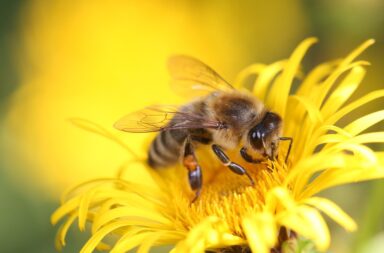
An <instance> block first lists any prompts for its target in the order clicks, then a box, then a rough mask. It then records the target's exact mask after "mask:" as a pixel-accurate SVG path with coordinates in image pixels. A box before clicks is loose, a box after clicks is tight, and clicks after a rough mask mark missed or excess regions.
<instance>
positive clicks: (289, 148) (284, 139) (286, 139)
mask: <svg viewBox="0 0 384 253" xmlns="http://www.w3.org/2000/svg"><path fill="white" fill-rule="evenodd" d="M279 139H280V141H289V147H288V151H287V155H286V156H285V163H287V161H288V157H289V153H291V148H292V143H293V138H292V137H280V138H279Z"/></svg>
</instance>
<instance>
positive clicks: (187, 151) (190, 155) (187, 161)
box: [183, 137, 203, 203]
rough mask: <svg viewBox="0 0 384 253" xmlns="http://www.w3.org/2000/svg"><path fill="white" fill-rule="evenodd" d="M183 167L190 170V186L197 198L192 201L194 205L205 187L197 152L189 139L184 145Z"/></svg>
mask: <svg viewBox="0 0 384 253" xmlns="http://www.w3.org/2000/svg"><path fill="white" fill-rule="evenodd" d="M183 165H184V167H185V168H187V170H188V180H189V185H190V186H191V189H192V190H194V191H195V197H194V198H193V199H192V201H191V203H193V202H195V201H196V200H197V199H198V197H199V196H200V193H201V187H202V185H203V174H202V171H201V167H200V165H199V163H198V162H197V159H196V156H195V150H194V148H193V145H192V143H191V141H190V138H189V137H188V138H187V140H186V142H185V144H184V155H183Z"/></svg>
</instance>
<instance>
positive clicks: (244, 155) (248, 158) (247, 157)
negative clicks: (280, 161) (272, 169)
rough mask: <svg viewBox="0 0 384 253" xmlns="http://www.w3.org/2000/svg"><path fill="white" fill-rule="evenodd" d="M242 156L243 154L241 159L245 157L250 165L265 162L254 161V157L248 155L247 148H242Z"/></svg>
mask: <svg viewBox="0 0 384 253" xmlns="http://www.w3.org/2000/svg"><path fill="white" fill-rule="evenodd" d="M240 154H241V157H243V159H244V160H245V161H247V162H249V163H261V162H262V161H263V160H261V159H253V157H252V156H250V155H249V154H248V153H247V148H246V147H242V148H241V149H240Z"/></svg>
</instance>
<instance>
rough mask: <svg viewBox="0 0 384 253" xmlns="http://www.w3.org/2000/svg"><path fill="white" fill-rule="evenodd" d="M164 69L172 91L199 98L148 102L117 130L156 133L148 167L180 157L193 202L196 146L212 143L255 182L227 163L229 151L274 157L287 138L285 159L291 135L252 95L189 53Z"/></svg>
mask: <svg viewBox="0 0 384 253" xmlns="http://www.w3.org/2000/svg"><path fill="white" fill-rule="evenodd" d="M168 68H169V71H170V74H171V76H172V79H173V86H174V87H175V89H176V90H179V91H187V92H189V93H191V92H196V91H198V92H199V95H200V97H198V98H197V99H195V100H193V101H191V102H190V103H187V104H185V105H183V106H181V107H179V108H178V107H175V106H169V105H163V106H159V105H157V106H150V107H147V108H144V109H143V110H140V111H138V112H134V113H131V114H128V115H127V116H125V117H123V118H122V119H120V120H119V121H117V122H116V123H115V125H114V126H115V128H117V129H119V130H122V131H126V132H133V133H143V132H159V134H158V135H157V136H156V138H155V139H154V140H153V142H152V144H151V146H150V148H149V151H148V159H147V162H148V164H149V166H150V167H152V168H161V167H167V166H170V165H173V164H175V163H177V162H178V161H179V160H180V159H181V161H182V164H183V165H184V167H185V168H186V169H187V172H188V180H189V185H190V187H191V189H192V190H193V191H194V192H195V197H194V199H193V200H192V202H194V201H195V200H196V199H197V198H198V197H199V195H200V193H201V188H202V180H203V179H202V178H203V174H202V169H201V167H200V165H199V161H198V158H197V157H196V155H195V149H196V147H197V146H198V145H199V144H203V145H211V148H212V151H213V154H214V155H215V156H216V157H217V158H218V159H219V160H220V161H221V163H222V164H223V165H224V166H226V167H228V168H229V169H230V170H231V171H233V172H234V173H236V174H239V175H245V176H247V177H248V178H249V180H250V183H251V184H252V185H254V180H253V178H252V177H251V176H250V174H249V173H248V171H247V170H246V169H245V168H244V167H243V166H241V165H239V164H237V163H235V162H233V161H231V160H230V159H229V157H228V155H227V154H226V151H227V150H234V149H236V148H238V147H241V148H240V150H239V152H240V154H241V157H242V158H243V159H244V160H245V161H246V162H249V163H260V162H262V161H264V160H266V159H270V160H275V159H276V157H277V153H278V147H279V142H280V141H289V148H288V151H287V155H286V158H285V162H286V161H287V158H288V156H289V152H290V150H291V146H292V142H293V140H292V138H291V137H282V136H281V134H282V118H281V117H280V116H279V115H278V114H277V113H274V112H272V111H270V110H268V109H267V108H266V107H265V106H264V104H263V103H262V102H261V101H260V100H258V99H257V98H256V97H255V96H253V95H251V94H250V93H249V92H246V91H239V90H236V89H234V88H233V86H232V85H230V84H229V83H228V82H226V81H225V80H224V79H223V78H222V77H221V76H220V75H219V74H217V73H216V72H215V71H214V70H213V69H212V68H210V67H208V66H207V65H206V64H204V63H203V62H201V61H199V60H197V59H195V58H192V57H189V56H174V57H172V58H170V60H169V62H168Z"/></svg>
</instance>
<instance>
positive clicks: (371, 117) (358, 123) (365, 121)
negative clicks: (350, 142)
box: [344, 110, 384, 135]
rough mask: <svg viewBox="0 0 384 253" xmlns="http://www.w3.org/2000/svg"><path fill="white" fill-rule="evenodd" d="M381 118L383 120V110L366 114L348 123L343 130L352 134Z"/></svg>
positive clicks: (359, 131)
mask: <svg viewBox="0 0 384 253" xmlns="http://www.w3.org/2000/svg"><path fill="white" fill-rule="evenodd" d="M382 120H384V110H381V111H377V112H373V113H370V114H367V115H365V116H363V117H361V118H359V119H357V120H355V121H353V122H351V123H350V124H348V125H347V126H346V127H345V128H344V130H345V131H347V132H349V133H350V134H352V135H357V134H359V133H361V132H362V131H364V130H366V129H368V128H369V127H371V126H373V125H375V124H376V123H378V122H380V121H382Z"/></svg>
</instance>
